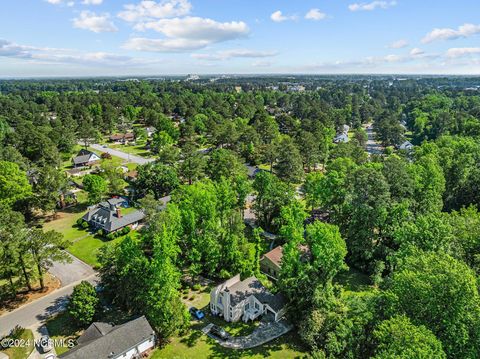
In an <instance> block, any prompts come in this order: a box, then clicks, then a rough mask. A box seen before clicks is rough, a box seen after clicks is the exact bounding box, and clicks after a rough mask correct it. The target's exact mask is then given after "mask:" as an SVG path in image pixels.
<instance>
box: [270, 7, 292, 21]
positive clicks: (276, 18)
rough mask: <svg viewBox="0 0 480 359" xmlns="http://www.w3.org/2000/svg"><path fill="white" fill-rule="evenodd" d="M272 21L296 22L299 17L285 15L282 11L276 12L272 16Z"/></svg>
mask: <svg viewBox="0 0 480 359" xmlns="http://www.w3.org/2000/svg"><path fill="white" fill-rule="evenodd" d="M270 19H272V21H275V22H283V21H287V20H296V19H297V16H296V15H283V14H282V12H281V11H280V10H277V11H275V12H274V13H272V15H270Z"/></svg>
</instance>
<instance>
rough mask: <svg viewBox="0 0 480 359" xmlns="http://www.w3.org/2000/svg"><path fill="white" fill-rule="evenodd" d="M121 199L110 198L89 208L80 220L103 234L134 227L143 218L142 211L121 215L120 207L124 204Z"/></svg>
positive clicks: (123, 200)
mask: <svg viewBox="0 0 480 359" xmlns="http://www.w3.org/2000/svg"><path fill="white" fill-rule="evenodd" d="M125 201H126V200H125V199H124V198H122V197H118V198H111V199H109V200H107V201H105V202H100V203H99V204H97V205H95V206H92V207H89V208H88V212H87V213H85V215H84V216H83V217H82V219H83V220H84V221H86V222H88V223H89V224H90V226H91V227H92V228H93V229H95V230H100V229H101V230H103V231H104V232H105V234H108V233H112V232H116V231H118V230H120V229H122V228H124V227H126V226H133V227H135V226H136V225H137V224H138V223H139V222H141V221H142V220H143V219H144V218H145V213H143V211H138V210H136V211H133V212H130V213H128V214H126V215H122V206H124V204H125Z"/></svg>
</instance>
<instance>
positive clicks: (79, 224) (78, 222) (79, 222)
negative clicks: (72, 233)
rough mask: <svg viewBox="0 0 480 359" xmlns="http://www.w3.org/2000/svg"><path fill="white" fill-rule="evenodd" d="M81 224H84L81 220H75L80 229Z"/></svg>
mask: <svg viewBox="0 0 480 359" xmlns="http://www.w3.org/2000/svg"><path fill="white" fill-rule="evenodd" d="M83 223H85V221H84V220H83V218H79V219H77V226H79V227H81V226H82V224H83Z"/></svg>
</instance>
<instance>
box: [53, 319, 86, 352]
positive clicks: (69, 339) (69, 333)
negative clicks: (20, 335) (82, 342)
mask: <svg viewBox="0 0 480 359" xmlns="http://www.w3.org/2000/svg"><path fill="white" fill-rule="evenodd" d="M45 325H46V327H47V329H48V334H49V335H50V338H52V339H54V340H55V351H56V352H57V355H61V354H63V353H65V352H66V351H67V350H68V349H69V345H71V344H70V343H72V344H73V343H74V341H75V340H76V339H77V338H78V336H79V335H80V330H79V329H78V328H77V327H76V326H75V325H74V324H73V320H72V318H71V317H70V315H69V314H68V313H67V312H61V313H59V314H57V315H56V316H54V317H51V318H49V319H48V321H47V323H46V324H45ZM60 339H63V343H64V344H65V345H58V344H60V342H61V341H60Z"/></svg>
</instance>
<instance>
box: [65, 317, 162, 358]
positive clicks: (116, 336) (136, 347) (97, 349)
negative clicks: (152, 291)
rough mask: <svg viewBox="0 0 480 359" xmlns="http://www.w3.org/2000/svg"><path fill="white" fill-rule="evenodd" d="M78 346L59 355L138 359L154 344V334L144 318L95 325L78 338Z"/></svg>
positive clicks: (66, 356) (67, 356)
mask: <svg viewBox="0 0 480 359" xmlns="http://www.w3.org/2000/svg"><path fill="white" fill-rule="evenodd" d="M77 343H78V345H77V346H75V347H74V348H72V349H71V350H69V351H67V352H66V353H64V354H62V355H60V357H59V358H68V359H86V358H92V359H93V358H95V359H116V358H139V357H140V356H141V355H142V354H143V353H145V352H146V351H148V350H150V349H151V348H153V347H154V345H155V333H154V331H153V329H152V327H151V326H150V324H149V323H148V321H147V319H146V318H145V317H144V316H141V317H139V318H137V319H134V320H131V321H129V322H127V323H125V324H122V325H116V326H113V325H110V324H107V323H101V322H96V323H93V324H91V325H90V326H89V327H88V328H87V330H85V332H84V333H83V334H82V335H81V336H80V337H79V338H78V340H77Z"/></svg>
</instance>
